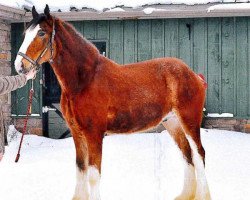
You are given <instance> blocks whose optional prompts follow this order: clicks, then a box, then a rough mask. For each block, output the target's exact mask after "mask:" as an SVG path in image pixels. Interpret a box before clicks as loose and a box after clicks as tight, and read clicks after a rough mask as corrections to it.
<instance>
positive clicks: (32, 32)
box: [15, 24, 41, 72]
mask: <svg viewBox="0 0 250 200" xmlns="http://www.w3.org/2000/svg"><path fill="white" fill-rule="evenodd" d="M40 29H41V28H40V25H39V24H38V25H37V26H36V27H35V28H33V27H29V28H28V29H27V30H26V32H25V38H24V41H23V44H22V46H21V47H20V49H19V51H20V52H22V53H24V54H26V51H27V49H28V47H29V45H30V44H31V42H32V41H33V40H34V38H35V37H36V35H37V32H38V31H39V30H40ZM22 59H23V57H22V56H20V55H17V57H16V60H15V68H16V71H17V72H19V71H20V70H21V69H22V62H21V61H22Z"/></svg>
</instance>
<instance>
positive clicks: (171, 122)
mask: <svg viewBox="0 0 250 200" xmlns="http://www.w3.org/2000/svg"><path fill="white" fill-rule="evenodd" d="M162 124H163V126H164V127H165V128H166V129H167V131H168V132H169V134H170V135H171V137H172V138H173V139H174V140H175V142H176V144H177V145H178V147H179V148H180V150H181V152H182V154H183V158H184V160H185V162H184V164H185V166H184V184H183V189H182V192H181V194H180V195H179V196H178V197H176V198H175V200H191V199H194V197H195V191H196V178H195V169H194V164H193V161H192V152H191V148H190V145H189V143H188V140H187V139H186V137H185V133H184V132H183V129H182V127H181V125H180V122H179V121H178V119H177V117H176V116H175V115H174V116H172V117H171V118H169V119H168V120H167V121H166V122H163V123H162Z"/></svg>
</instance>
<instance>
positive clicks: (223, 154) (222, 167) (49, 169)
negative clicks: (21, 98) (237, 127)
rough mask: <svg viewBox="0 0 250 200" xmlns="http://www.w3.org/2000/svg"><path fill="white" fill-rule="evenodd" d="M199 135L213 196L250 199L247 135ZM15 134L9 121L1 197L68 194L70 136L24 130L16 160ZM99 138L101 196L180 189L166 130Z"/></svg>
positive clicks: (149, 196)
mask: <svg viewBox="0 0 250 200" xmlns="http://www.w3.org/2000/svg"><path fill="white" fill-rule="evenodd" d="M201 138H202V143H203V145H204V148H205V150H206V174H207V179H208V184H209V187H210V192H211V195H212V199H213V200H225V199H226V200H242V199H250V190H249V185H250V170H249V166H250V156H249V155H250V145H249V144H250V135H248V134H244V133H237V132H230V131H221V130H206V129H202V130H201ZM19 139H20V134H19V133H18V132H16V130H15V129H14V126H11V127H10V129H9V134H8V140H9V141H10V144H9V146H8V147H7V148H6V153H5V155H4V157H3V160H2V161H1V162H0V177H1V178H0V194H1V199H4V200H16V199H25V200H34V199H36V200H48V199H53V200H64V199H65V200H66V199H67V200H68V199H71V197H72V195H73V191H74V186H75V159H74V157H75V149H74V144H73V140H72V138H67V139H63V140H52V139H48V138H44V137H39V136H35V135H26V136H25V137H24V143H23V147H22V151H21V157H20V160H19V162H18V163H15V162H14V160H15V156H16V153H17V149H18V145H19ZM103 143H104V144H103V145H104V146H103V160H102V179H101V197H102V200H138V199H143V200H163V199H164V200H165V199H166V200H172V199H174V197H175V196H176V195H177V194H178V193H179V192H180V191H181V189H182V181H183V180H182V177H183V171H182V170H183V165H182V164H183V158H182V156H181V154H180V151H179V150H178V148H177V146H176V145H175V143H174V141H173V140H172V139H171V137H170V136H169V135H168V134H166V131H163V132H162V133H160V134H143V133H141V134H132V135H113V136H106V137H105V138H104V142H103Z"/></svg>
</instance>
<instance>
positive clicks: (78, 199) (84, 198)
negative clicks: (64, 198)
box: [73, 167, 90, 200]
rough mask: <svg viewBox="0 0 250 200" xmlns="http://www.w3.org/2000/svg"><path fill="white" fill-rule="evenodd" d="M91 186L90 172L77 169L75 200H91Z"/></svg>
mask: <svg viewBox="0 0 250 200" xmlns="http://www.w3.org/2000/svg"><path fill="white" fill-rule="evenodd" d="M89 196H90V185H89V177H88V170H85V171H82V170H79V168H78V167H76V187H75V194H74V197H73V200H89Z"/></svg>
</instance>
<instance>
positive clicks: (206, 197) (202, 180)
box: [186, 135, 211, 200]
mask: <svg viewBox="0 0 250 200" xmlns="http://www.w3.org/2000/svg"><path fill="white" fill-rule="evenodd" d="M186 137H187V139H188V142H189V144H190V147H191V149H192V153H193V154H192V155H193V163H194V166H195V168H196V178H197V189H196V195H195V200H210V199H211V197H210V193H209V189H208V185H207V179H206V175H205V166H204V163H203V160H202V158H201V156H200V154H199V153H198V149H197V146H196V144H195V142H194V141H193V139H192V138H191V137H190V136H189V135H186Z"/></svg>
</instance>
